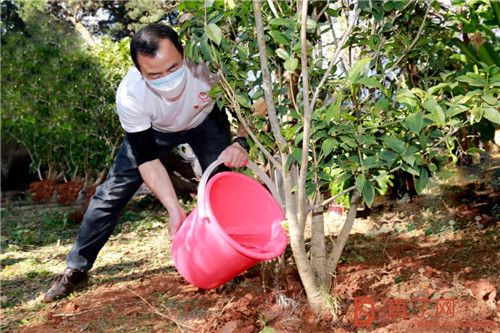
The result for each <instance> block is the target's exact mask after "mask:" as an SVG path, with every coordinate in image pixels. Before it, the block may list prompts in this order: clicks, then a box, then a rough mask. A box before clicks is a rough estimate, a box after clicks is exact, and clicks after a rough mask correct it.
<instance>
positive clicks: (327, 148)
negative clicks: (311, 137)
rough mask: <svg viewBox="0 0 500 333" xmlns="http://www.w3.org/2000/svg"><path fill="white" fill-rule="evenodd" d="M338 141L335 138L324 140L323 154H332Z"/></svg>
mask: <svg viewBox="0 0 500 333" xmlns="http://www.w3.org/2000/svg"><path fill="white" fill-rule="evenodd" d="M336 143H337V141H336V140H335V139H333V138H327V139H326V140H325V141H323V144H322V145H321V150H322V151H323V154H324V155H325V156H328V155H330V153H331V152H332V151H333V148H334V147H335V145H336Z"/></svg>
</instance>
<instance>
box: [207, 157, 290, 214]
mask: <svg viewBox="0 0 500 333" xmlns="http://www.w3.org/2000/svg"><path fill="white" fill-rule="evenodd" d="M223 163H224V162H222V161H221V160H219V159H217V160H216V161H215V162H213V163H212V164H210V165H209V166H208V168H207V169H206V170H205V172H204V173H203V176H201V179H200V184H199V185H198V202H199V203H200V204H199V205H198V214H199V216H200V217H201V218H205V217H206V212H205V204H204V203H205V187H206V186H207V182H208V178H209V177H210V175H211V174H212V172H213V171H214V170H215V168H217V167H218V166H219V165H220V164H223ZM245 166H246V167H248V168H249V169H250V170H252V171H253V172H255V173H256V174H257V176H259V177H260V179H262V180H263V181H264V183H265V184H266V186H267V187H268V189H269V190H270V191H271V194H272V195H273V197H274V198H275V199H276V201H278V203H279V205H280V206H281V207H283V203H282V202H281V198H280V196H279V194H278V190H277V189H276V186H275V185H274V183H273V181H272V180H271V178H269V177H268V176H267V175H266V173H265V172H264V171H263V170H262V169H261V168H260V167H259V166H257V164H255V163H254V162H252V161H250V160H249V161H248V162H247V164H246V165H245Z"/></svg>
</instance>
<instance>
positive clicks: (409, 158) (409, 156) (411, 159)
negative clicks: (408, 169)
mask: <svg viewBox="0 0 500 333" xmlns="http://www.w3.org/2000/svg"><path fill="white" fill-rule="evenodd" d="M418 151H419V149H418V148H417V147H415V146H410V147H408V149H406V151H405V154H404V155H403V156H402V157H403V161H405V162H406V163H408V164H409V165H411V166H413V165H414V164H415V161H416V160H417V155H416V153H417V152H418Z"/></svg>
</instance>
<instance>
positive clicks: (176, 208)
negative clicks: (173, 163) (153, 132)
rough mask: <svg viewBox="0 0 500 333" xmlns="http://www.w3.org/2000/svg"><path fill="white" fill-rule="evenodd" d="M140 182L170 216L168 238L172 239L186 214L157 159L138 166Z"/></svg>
mask: <svg viewBox="0 0 500 333" xmlns="http://www.w3.org/2000/svg"><path fill="white" fill-rule="evenodd" d="M139 172H140V173H141V177H142V180H143V181H144V183H146V185H147V186H148V187H149V189H150V190H151V191H153V193H154V194H155V195H156V197H157V198H158V200H160V202H161V203H162V204H163V206H165V208H166V209H167V210H168V214H169V215H170V238H172V237H173V236H174V234H175V232H176V231H177V229H178V228H179V227H180V225H181V223H182V221H183V220H184V219H185V218H186V213H185V212H184V210H183V209H182V207H181V205H180V204H179V200H178V199H177V195H176V193H175V190H174V186H173V185H172V181H171V180H170V177H169V175H168V173H167V170H165V167H164V166H163V164H162V163H161V162H160V160H159V159H155V160H152V161H148V162H145V163H142V164H141V165H139Z"/></svg>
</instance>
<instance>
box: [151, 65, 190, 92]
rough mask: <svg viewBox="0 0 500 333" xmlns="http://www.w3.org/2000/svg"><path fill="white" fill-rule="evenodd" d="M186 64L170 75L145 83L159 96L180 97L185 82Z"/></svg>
mask: <svg viewBox="0 0 500 333" xmlns="http://www.w3.org/2000/svg"><path fill="white" fill-rule="evenodd" d="M186 71H187V69H186V64H185V63H183V64H182V66H181V67H180V68H179V69H177V70H176V71H175V72H173V73H171V74H167V75H165V76H163V77H160V78H158V79H154V80H146V82H147V83H148V84H149V85H150V86H151V87H152V88H153V89H155V90H156V91H158V92H159V93H160V94H161V95H163V96H165V97H167V98H175V97H177V96H179V95H180V93H181V92H182V90H183V89H184V86H185V85H186V81H187V73H186Z"/></svg>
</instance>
